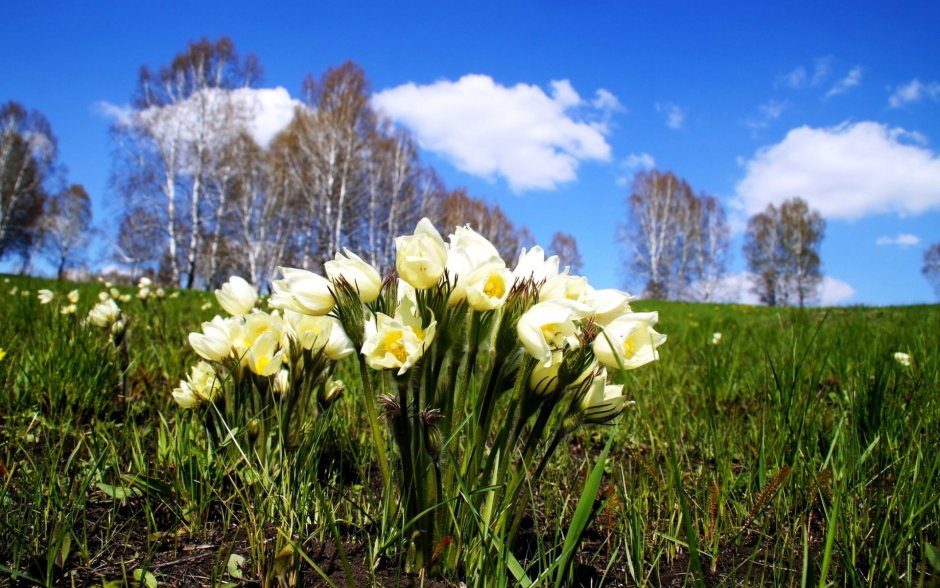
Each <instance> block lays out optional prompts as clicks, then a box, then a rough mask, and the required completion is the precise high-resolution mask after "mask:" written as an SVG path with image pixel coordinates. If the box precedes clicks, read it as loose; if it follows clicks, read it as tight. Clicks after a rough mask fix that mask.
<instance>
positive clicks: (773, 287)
mask: <svg viewBox="0 0 940 588" xmlns="http://www.w3.org/2000/svg"><path fill="white" fill-rule="evenodd" d="M825 229H826V222H825V221H824V220H823V218H822V216H821V215H820V214H819V212H818V211H815V210H811V209H810V208H809V205H808V204H807V203H806V201H804V200H803V199H801V198H791V199H790V200H787V201H785V202H783V203H782V204H781V205H780V208H777V207H775V206H774V205H773V204H769V205H768V206H767V208H766V209H765V210H764V212H761V213H758V214H756V215H754V216H752V217H751V218H750V219H749V220H748V228H747V234H746V235H745V242H744V254H745V257H746V258H747V262H748V268H749V269H750V271H751V272H752V274H754V276H755V277H754V280H753V282H754V283H753V289H754V292H755V293H756V294H757V295H758V298H759V299H760V300H761V302H763V303H764V304H767V305H769V306H778V305H780V306H786V305H789V304H793V303H796V304H798V305H799V306H800V307H802V306H804V305H805V304H806V303H807V302H809V301H811V300H813V299H814V298H815V297H816V295H817V292H818V290H819V286H820V284H821V283H822V273H821V269H820V266H821V260H820V256H819V247H820V244H821V243H822V240H823V237H824V235H825Z"/></svg>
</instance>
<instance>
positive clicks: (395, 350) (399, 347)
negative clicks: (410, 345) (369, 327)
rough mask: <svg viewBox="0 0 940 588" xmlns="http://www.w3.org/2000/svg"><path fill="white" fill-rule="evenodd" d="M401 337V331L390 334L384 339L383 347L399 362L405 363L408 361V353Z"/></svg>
mask: <svg viewBox="0 0 940 588" xmlns="http://www.w3.org/2000/svg"><path fill="white" fill-rule="evenodd" d="M401 337H402V335H401V332H400V331H393V332H391V333H389V334H388V335H386V336H385V338H384V339H382V347H384V348H385V353H391V354H392V355H394V356H395V358H396V359H397V360H398V361H400V362H404V361H405V360H406V359H408V351H407V350H406V349H405V344H404V343H402V342H401Z"/></svg>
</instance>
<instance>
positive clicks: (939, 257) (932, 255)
mask: <svg viewBox="0 0 940 588" xmlns="http://www.w3.org/2000/svg"><path fill="white" fill-rule="evenodd" d="M921 272H922V273H923V274H924V277H925V278H927V281H928V282H930V285H931V286H933V289H934V292H935V293H936V294H937V296H938V297H940V243H934V244H933V245H931V246H930V247H929V248H928V249H927V251H924V267H923V268H921Z"/></svg>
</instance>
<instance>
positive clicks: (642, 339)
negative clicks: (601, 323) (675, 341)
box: [593, 312, 666, 370]
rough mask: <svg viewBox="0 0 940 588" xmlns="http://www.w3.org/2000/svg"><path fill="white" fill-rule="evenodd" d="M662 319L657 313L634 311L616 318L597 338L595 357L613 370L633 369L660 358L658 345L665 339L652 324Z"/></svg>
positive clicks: (595, 340) (595, 341)
mask: <svg viewBox="0 0 940 588" xmlns="http://www.w3.org/2000/svg"><path fill="white" fill-rule="evenodd" d="M658 320H659V314H658V313H656V312H634V313H630V314H625V315H622V316H620V317H619V318H617V319H615V320H613V321H612V322H611V323H610V324H609V325H607V326H605V327H604V329H603V330H602V331H601V332H600V333H598V335H597V338H596V339H594V343H593V346H594V356H595V357H597V361H599V362H600V363H602V364H603V365H605V366H606V367H608V368H610V369H619V367H620V365H623V367H624V369H628V370H632V369H635V368H638V367H640V366H642V365H646V364H648V363H649V362H651V361H654V360H656V359H659V353H658V352H657V351H656V348H657V347H659V346H660V345H662V344H663V343H664V342H665V341H666V336H665V335H663V334H661V333H657V332H656V331H655V330H654V329H653V325H655V324H656V322H657V321H658Z"/></svg>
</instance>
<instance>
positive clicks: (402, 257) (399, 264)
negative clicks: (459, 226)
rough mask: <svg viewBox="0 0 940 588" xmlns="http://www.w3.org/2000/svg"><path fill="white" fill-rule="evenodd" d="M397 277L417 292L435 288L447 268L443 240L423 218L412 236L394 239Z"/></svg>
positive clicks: (429, 222) (445, 249)
mask: <svg viewBox="0 0 940 588" xmlns="http://www.w3.org/2000/svg"><path fill="white" fill-rule="evenodd" d="M395 249H396V252H397V254H396V258H395V268H396V269H397V270H398V275H399V277H400V278H401V279H403V280H405V281H406V282H408V283H409V284H411V285H412V286H414V287H415V288H417V289H418V290H426V289H428V288H431V287H433V286H435V285H436V284H437V283H438V281H439V280H440V279H441V276H442V275H443V274H444V268H445V267H446V265H447V248H446V247H445V246H444V239H442V238H441V235H440V233H438V232H437V229H435V228H434V225H432V224H431V221H429V220H428V219H427V218H423V219H421V220H420V221H418V225H417V226H416V227H415V232H414V234H413V235H406V236H402V237H396V238H395Z"/></svg>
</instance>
